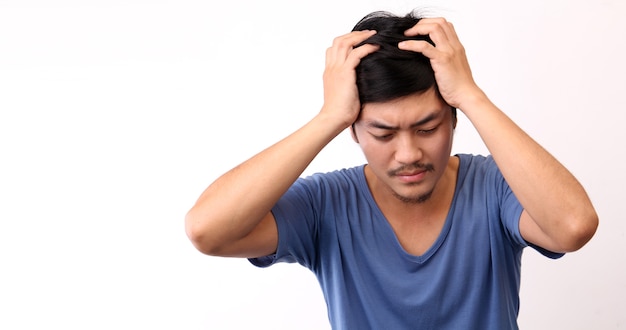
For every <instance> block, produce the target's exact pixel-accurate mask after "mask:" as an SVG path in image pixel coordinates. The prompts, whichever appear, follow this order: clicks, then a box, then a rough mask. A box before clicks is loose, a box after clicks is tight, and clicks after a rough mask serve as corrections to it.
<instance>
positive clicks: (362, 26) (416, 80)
mask: <svg viewBox="0 0 626 330" xmlns="http://www.w3.org/2000/svg"><path fill="white" fill-rule="evenodd" d="M419 21H420V18H419V17H416V16H415V15H414V14H413V13H410V14H408V15H406V16H404V17H401V16H396V15H393V14H391V13H388V12H381V11H379V12H374V13H371V14H369V15H367V16H365V17H364V18H363V19H361V21H359V22H358V23H357V24H356V26H355V27H354V28H353V31H359V30H376V31H377V33H376V34H375V35H374V36H372V37H370V38H368V39H367V40H365V41H364V42H363V44H365V43H367V44H374V45H378V46H380V49H379V50H377V51H376V52H374V53H372V54H369V55H368V56H366V57H365V58H363V59H362V60H361V63H360V64H359V66H358V67H357V68H356V76H357V87H358V89H359V98H360V101H361V104H364V103H369V102H385V101H391V100H394V99H396V98H399V97H402V96H407V95H409V94H413V93H420V92H424V91H426V90H428V89H430V88H433V87H435V88H436V83H435V75H434V73H433V69H432V67H431V65H430V60H429V59H428V58H427V57H426V56H424V55H422V54H420V53H415V52H410V51H405V50H401V49H399V48H398V43H399V42H400V41H403V40H409V39H410V40H426V41H428V42H431V41H430V38H429V37H428V36H416V37H406V36H405V35H404V31H406V30H408V29H409V28H411V27H413V26H414V25H415V24H417V22H419ZM431 43H432V42H431Z"/></svg>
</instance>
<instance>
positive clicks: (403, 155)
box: [394, 134, 423, 164]
mask: <svg viewBox="0 0 626 330" xmlns="http://www.w3.org/2000/svg"><path fill="white" fill-rule="evenodd" d="M395 147H396V150H395V154H394V158H395V160H396V161H397V162H399V163H401V164H413V163H416V162H418V161H420V160H421V159H422V156H423V153H422V149H421V147H420V144H419V141H418V137H417V136H415V135H414V134H400V136H398V138H397V139H396V146H395Z"/></svg>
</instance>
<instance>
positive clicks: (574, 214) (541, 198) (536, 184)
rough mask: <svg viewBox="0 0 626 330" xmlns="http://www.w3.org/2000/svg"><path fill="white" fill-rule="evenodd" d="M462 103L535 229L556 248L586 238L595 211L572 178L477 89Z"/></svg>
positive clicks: (593, 224) (569, 247)
mask: <svg viewBox="0 0 626 330" xmlns="http://www.w3.org/2000/svg"><path fill="white" fill-rule="evenodd" d="M464 107H465V108H464V109H462V110H463V111H464V113H465V114H466V115H467V117H468V118H469V119H470V121H471V122H472V123H473V125H474V126H475V127H476V129H477V131H478V133H479V134H480V136H481V138H482V139H483V141H484V142H485V145H486V146H487V148H488V149H489V152H490V153H491V155H492V156H493V158H494V160H495V161H496V163H497V164H498V167H499V168H500V170H501V172H502V174H503V176H504V177H505V179H506V180H507V182H508V183H509V185H510V186H511V189H512V190H513V192H514V193H515V195H516V197H517V198H518V199H519V201H520V203H521V204H522V206H523V207H524V209H525V210H526V212H527V213H528V214H529V215H530V217H531V218H532V219H533V220H534V222H535V223H536V224H537V226H538V227H539V228H540V229H541V231H543V233H545V235H546V236H548V237H550V238H551V240H553V241H554V242H555V244H554V245H556V246H563V248H562V250H572V249H576V248H577V247H576V246H577V245H580V242H581V241H583V242H586V241H587V240H588V239H589V238H590V237H591V236H590V235H592V234H593V232H594V231H595V227H596V226H597V215H596V213H595V210H594V208H593V206H592V204H591V201H590V200H589V197H588V196H587V193H586V192H585V190H584V188H583V187H582V186H581V184H580V183H579V182H578V180H576V178H575V177H574V176H573V175H572V174H571V173H570V172H569V171H568V170H567V169H566V168H565V167H564V166H563V165H562V164H561V163H560V162H559V161H558V160H556V159H555V158H554V157H553V156H552V155H551V154H550V153H548V152H547V151H546V150H545V149H544V148H543V147H541V146H540V145H539V144H538V143H537V142H535V141H534V140H533V139H532V138H531V137H530V136H528V135H527V134H526V133H525V132H524V131H523V130H522V129H521V128H520V127H518V126H517V125H516V124H515V123H514V122H513V121H512V120H511V119H510V118H509V117H508V116H506V115H505V114H504V113H503V112H502V111H500V110H499V109H498V108H497V107H496V106H495V105H494V104H493V103H491V101H489V99H488V98H487V97H486V96H485V95H484V94H483V93H482V92H478V93H476V96H475V97H473V98H471V99H470V102H468V103H466V104H465V105H464ZM577 236H578V237H577ZM586 236H588V237H586ZM573 242H578V243H573ZM583 244H584V243H583ZM578 247H579V246H578Z"/></svg>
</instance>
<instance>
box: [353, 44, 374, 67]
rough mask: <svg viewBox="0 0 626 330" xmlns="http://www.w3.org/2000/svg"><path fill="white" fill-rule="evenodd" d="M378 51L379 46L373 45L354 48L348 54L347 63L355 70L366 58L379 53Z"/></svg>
mask: <svg viewBox="0 0 626 330" xmlns="http://www.w3.org/2000/svg"><path fill="white" fill-rule="evenodd" d="M378 49H380V46H379V45H372V44H364V45H362V46H359V47H357V48H354V49H353V50H352V51H351V52H350V53H349V54H348V57H347V59H346V63H348V64H349V65H350V67H351V68H353V69H354V68H356V67H357V66H358V65H359V63H360V62H361V60H362V59H363V58H364V57H365V56H367V55H369V54H371V53H373V52H375V51H377V50H378Z"/></svg>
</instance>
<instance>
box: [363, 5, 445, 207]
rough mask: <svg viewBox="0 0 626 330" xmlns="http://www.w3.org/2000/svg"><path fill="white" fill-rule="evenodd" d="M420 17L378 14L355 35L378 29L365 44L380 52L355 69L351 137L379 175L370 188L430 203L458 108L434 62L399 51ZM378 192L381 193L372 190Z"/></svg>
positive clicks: (424, 57) (367, 17)
mask: <svg viewBox="0 0 626 330" xmlns="http://www.w3.org/2000/svg"><path fill="white" fill-rule="evenodd" d="M419 20H420V18H418V17H416V15H414V14H413V13H411V14H408V15H406V16H404V17H400V16H396V15H393V14H390V13H387V12H374V13H372V14H369V15H367V16H366V17H364V18H363V19H362V20H361V21H360V22H359V23H357V25H356V26H355V27H354V29H353V30H355V31H356V30H376V31H377V33H376V34H375V35H373V36H372V37H370V38H369V39H367V40H365V41H364V42H363V44H365V43H368V44H375V45H379V46H380V48H379V50H377V51H375V52H373V53H371V54H369V55H367V56H366V57H364V58H363V59H361V62H360V64H359V65H358V66H357V68H356V78H357V87H358V91H359V98H360V101H361V114H360V115H359V118H358V119H357V121H356V122H355V123H354V124H353V126H352V134H353V138H354V139H355V141H357V142H358V143H359V144H360V146H361V149H362V150H363V152H364V154H365V157H366V158H367V160H368V170H369V171H370V172H371V173H374V174H375V177H374V178H372V179H371V180H374V181H371V182H370V184H371V185H372V187H386V188H383V189H382V190H383V191H389V192H391V194H392V195H393V196H395V197H397V198H399V199H400V200H402V201H406V202H423V201H426V200H428V199H429V197H430V196H431V194H432V193H433V191H434V190H435V187H436V186H437V184H438V182H439V180H440V178H441V177H442V175H443V174H444V172H445V169H446V167H447V163H448V160H449V157H450V151H451V147H452V137H453V132H454V127H455V126H456V109H455V108H453V107H450V106H449V105H448V104H447V103H446V102H445V101H444V100H443V98H442V97H441V95H440V94H439V91H438V89H437V84H436V80H435V74H434V72H433V69H432V66H431V64H430V60H429V59H428V58H427V57H426V56H424V55H422V54H421V53H416V52H411V51H405V50H401V49H399V48H398V43H399V42H400V41H403V40H425V41H428V42H430V43H431V44H432V41H431V40H430V38H429V37H428V36H416V37H407V36H405V35H404V31H406V30H408V29H409V28H411V27H413V26H414V25H415V24H417V22H419ZM374 190H377V189H374Z"/></svg>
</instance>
